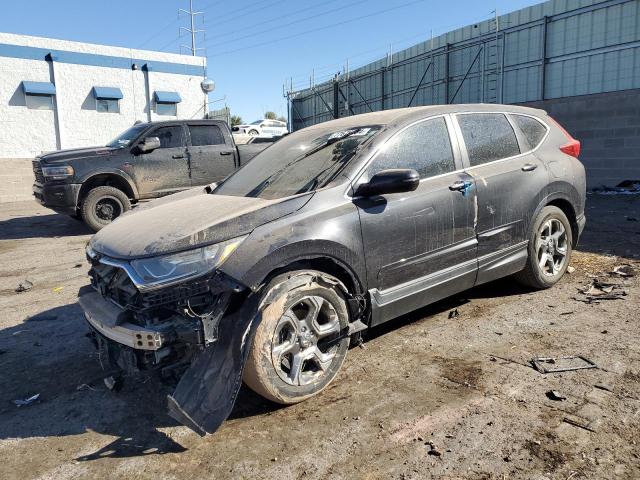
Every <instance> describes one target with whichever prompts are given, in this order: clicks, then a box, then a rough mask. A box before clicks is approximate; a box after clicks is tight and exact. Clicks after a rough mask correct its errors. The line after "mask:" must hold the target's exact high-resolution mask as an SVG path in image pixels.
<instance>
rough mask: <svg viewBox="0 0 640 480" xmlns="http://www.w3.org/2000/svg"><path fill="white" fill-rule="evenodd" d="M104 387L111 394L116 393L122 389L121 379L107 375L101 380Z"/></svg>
mask: <svg viewBox="0 0 640 480" xmlns="http://www.w3.org/2000/svg"><path fill="white" fill-rule="evenodd" d="M103 381H104V385H105V387H107V388H108V389H109V390H111V391H113V392H117V391H119V390H120V389H121V388H122V384H123V383H124V382H123V380H122V377H114V376H113V375H109V376H108V377H105V378H104V379H103Z"/></svg>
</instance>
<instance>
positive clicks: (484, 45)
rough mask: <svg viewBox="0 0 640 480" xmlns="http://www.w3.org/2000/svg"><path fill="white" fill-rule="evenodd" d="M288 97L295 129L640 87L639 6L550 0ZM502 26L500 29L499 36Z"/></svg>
mask: <svg viewBox="0 0 640 480" xmlns="http://www.w3.org/2000/svg"><path fill="white" fill-rule="evenodd" d="M498 25H499V28H498V30H497V31H496V22H495V21H493V20H488V21H484V22H481V23H479V24H476V25H470V26H467V27H464V28H461V29H458V30H454V31H451V32H448V33H446V34H444V35H441V36H439V37H435V38H434V39H433V49H432V43H431V41H430V40H428V41H425V42H423V43H420V44H417V45H415V46H413V47H411V48H408V49H406V50H402V51H400V52H397V53H395V54H393V56H392V58H386V59H381V60H378V61H376V62H374V63H370V64H368V65H365V66H363V67H361V68H358V69H356V70H354V71H352V72H349V73H348V74H343V75H340V76H338V77H336V78H335V79H334V80H332V81H329V82H325V83H322V84H319V85H316V86H312V87H311V88H309V89H305V90H302V91H298V92H290V93H289V98H290V99H291V102H290V103H291V107H290V118H291V120H292V121H291V124H292V128H293V130H298V129H300V128H304V127H307V126H309V125H313V124H316V123H320V122H324V121H327V120H330V119H332V118H338V117H343V116H347V115H354V114H359V113H365V112H369V111H375V110H381V109H389V108H400V107H407V106H417V105H430V104H444V103H476V102H486V103H526V102H534V101H543V100H550V99H558V98H562V97H570V96H578V95H587V94H596V93H603V92H613V91H619V90H626V89H633V88H640V0H605V1H596V0H551V1H548V2H544V3H541V4H538V5H534V6H532V7H529V8H525V9H522V10H518V11H515V12H512V13H510V14H507V15H502V16H500V17H499V19H498ZM503 26H504V28H503Z"/></svg>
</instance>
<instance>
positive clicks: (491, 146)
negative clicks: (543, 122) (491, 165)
mask: <svg viewBox="0 0 640 480" xmlns="http://www.w3.org/2000/svg"><path fill="white" fill-rule="evenodd" d="M456 117H457V119H458V124H459V125H460V130H461V131H462V137H463V138H464V143H465V145H466V146H467V153H468V154H469V162H470V163H471V166H472V167H475V166H477V165H482V164H483V163H488V162H493V161H495V160H501V159H503V158H508V157H513V156H515V155H519V154H520V147H519V146H518V139H517V138H516V134H515V132H514V131H513V128H512V127H511V124H510V123H509V121H508V120H507V117H505V116H504V114H502V113H469V114H459V115H457V116H456Z"/></svg>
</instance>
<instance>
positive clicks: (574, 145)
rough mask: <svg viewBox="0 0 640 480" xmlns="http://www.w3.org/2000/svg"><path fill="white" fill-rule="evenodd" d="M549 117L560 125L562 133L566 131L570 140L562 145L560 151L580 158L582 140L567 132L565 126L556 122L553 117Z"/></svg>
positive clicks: (565, 134)
mask: <svg viewBox="0 0 640 480" xmlns="http://www.w3.org/2000/svg"><path fill="white" fill-rule="evenodd" d="M549 118H550V119H551V121H552V122H553V123H555V124H556V125H557V126H558V128H559V129H560V130H561V131H562V133H564V136H565V137H567V140H569V143H567V144H566V145H562V146H561V147H560V151H561V152H562V153H566V154H567V155H571V156H572V157H575V158H578V157H579V156H580V141H579V140H576V139H575V138H573V137H572V136H571V135H570V134H569V132H567V131H566V130H565V129H564V127H563V126H562V125H560V124H559V123H558V122H556V121H555V120H554V119H553V118H552V117H549Z"/></svg>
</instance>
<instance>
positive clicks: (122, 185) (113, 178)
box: [76, 171, 138, 207]
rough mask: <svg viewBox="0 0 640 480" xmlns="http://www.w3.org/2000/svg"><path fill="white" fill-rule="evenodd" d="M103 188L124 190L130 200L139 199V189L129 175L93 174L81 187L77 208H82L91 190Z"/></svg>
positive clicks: (115, 172) (107, 172)
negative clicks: (82, 203)
mask: <svg viewBox="0 0 640 480" xmlns="http://www.w3.org/2000/svg"><path fill="white" fill-rule="evenodd" d="M101 186H110V187H115V188H117V189H119V190H122V191H123V192H124V193H125V194H126V195H127V197H129V198H130V199H133V200H137V199H138V189H137V188H136V186H135V183H133V180H132V179H131V178H129V177H128V175H126V174H124V173H122V172H117V171H104V172H97V173H93V174H92V175H91V176H89V177H87V178H86V179H84V180H83V181H82V187H80V191H79V192H78V198H77V200H76V207H78V206H80V204H81V202H82V200H83V199H84V197H85V196H86V195H87V194H88V193H89V192H90V191H91V189H93V188H95V187H101Z"/></svg>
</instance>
